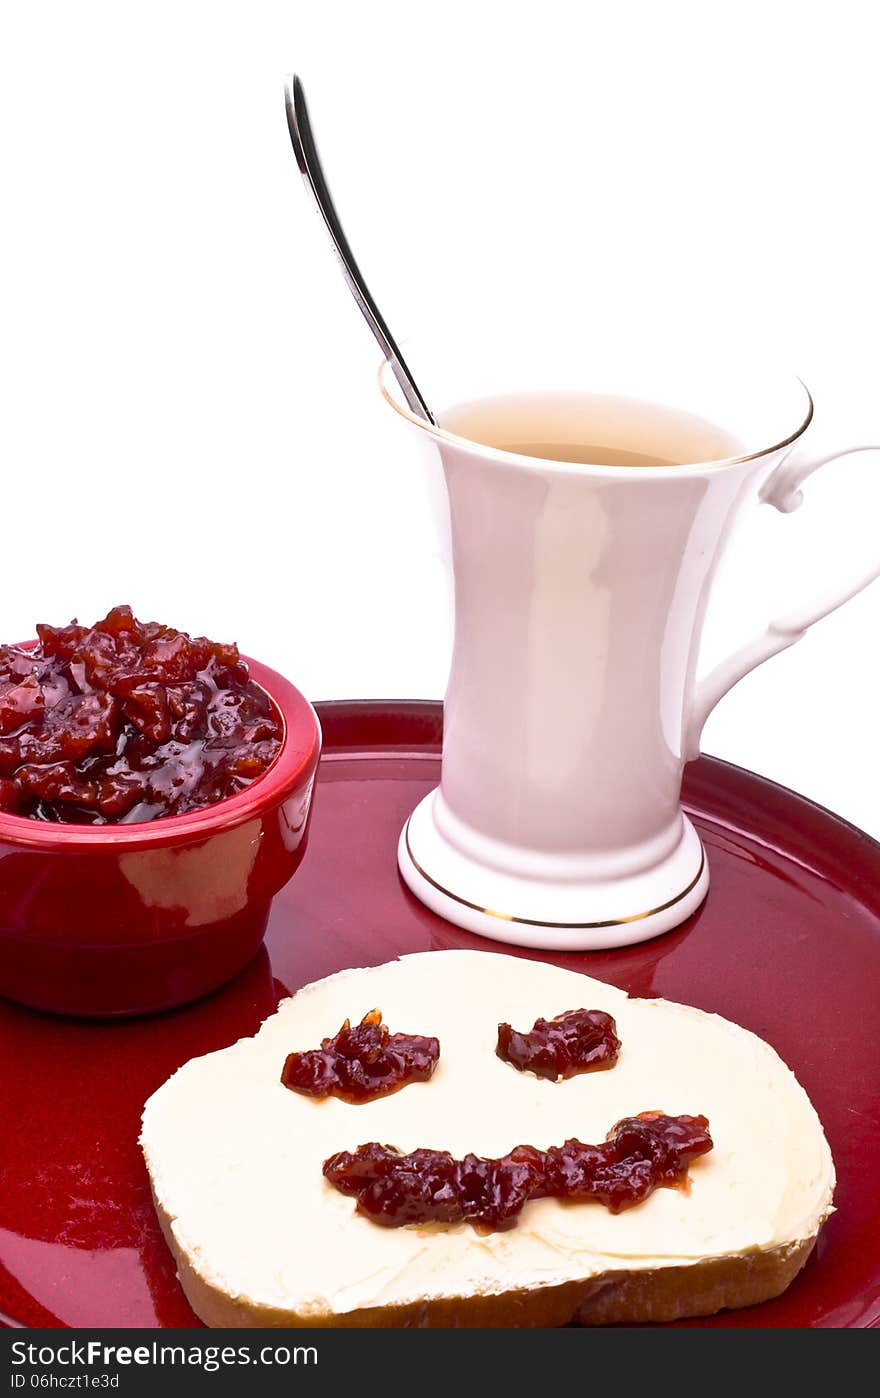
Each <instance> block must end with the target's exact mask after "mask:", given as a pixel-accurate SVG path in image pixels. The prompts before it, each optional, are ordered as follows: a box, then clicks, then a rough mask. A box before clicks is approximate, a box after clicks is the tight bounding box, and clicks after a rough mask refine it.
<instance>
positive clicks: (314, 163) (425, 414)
mask: <svg viewBox="0 0 880 1398" xmlns="http://www.w3.org/2000/svg"><path fill="white" fill-rule="evenodd" d="M284 100H285V105H286V107H287V126H288V129H289V131H290V139H291V142H292V144H293V151H294V155H295V156H296V163H297V165H298V166H299V169H300V174H301V175H302V176H303V178H304V179H305V182H306V184H307V185H308V187H309V189H310V190H311V191H312V196H313V197H314V200H315V203H316V204H317V206H318V210H319V212H320V214H321V217H322V218H323V220H324V222H325V224H326V225H327V231H328V232H329V234H330V237H331V238H332V239H333V245H334V247H335V248H336V251H337V253H338V254H339V260H340V262H341V263H342V271H343V274H344V276H345V280H346V281H347V282H348V285H349V287H350V288H351V292H352V295H353V296H354V299H355V301H357V303H358V305H359V306H360V308H361V311H362V313H363V316H364V319H365V320H366V322H367V324H368V325H369V327H370V329H371V330H372V332H373V334H374V335H375V337H376V339H377V340H378V341H379V344H380V346H381V348H382V353H383V354H384V355H385V358H386V359H387V360H388V361H389V363H390V364H391V367H392V369H393V370H394V374H395V377H396V379H397V382H398V383H399V384H400V388H401V392H402V393H403V396H404V397H405V399H406V401H407V404H408V405H409V407H410V409H411V410H412V412H414V413H416V414H417V415H418V416H419V417H421V418H424V419H425V421H426V422H430V423H432V424H434V425H436V424H435V419H434V415H433V414H432V412H431V410H430V408H429V407H428V405H427V403H426V402H425V400H424V398H423V397H422V395H421V393H420V392H419V390H418V388H417V386H416V382H415V379H414V378H413V376H412V374H411V373H410V371H409V369H408V368H407V365H406V361H405V360H404V358H403V355H402V354H401V353H400V350H399V349H398V348H397V345H396V344H395V343H394V339H393V337H392V335H391V331H390V330H389V329H388V326H387V325H386V324H385V321H384V319H383V317H382V313H381V311H380V310H379V307H378V306H377V305H376V303H375V301H374V300H373V298H372V296H371V295H370V291H369V288H368V287H367V284H366V282H365V281H364V278H363V275H362V274H361V270H360V268H359V267H358V265H357V263H356V262H355V259H354V254H353V252H352V250H351V248H350V247H349V243H348V239H347V238H346V236H345V232H344V231H343V227H342V224H341V223H340V221H339V215H338V214H337V212H336V208H335V205H334V203H333V200H332V198H331V195H330V190H329V189H328V188H327V180H326V179H325V177H324V171H323V168H322V166H321V161H320V159H319V157H318V150H317V147H316V145H315V138H314V136H313V135H312V124H311V122H310V121H309V111H308V107H307V106H306V96H305V93H304V92H303V85H302V83H301V82H300V80H299V78H298V77H297V76H296V75H295V74H294V75H293V77H291V78H288V79H287V81H286V82H285V84H284Z"/></svg>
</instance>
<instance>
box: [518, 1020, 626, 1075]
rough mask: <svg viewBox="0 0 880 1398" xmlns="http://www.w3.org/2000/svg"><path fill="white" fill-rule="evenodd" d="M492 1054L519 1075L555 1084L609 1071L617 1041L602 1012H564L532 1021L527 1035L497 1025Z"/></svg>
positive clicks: (617, 1050)
mask: <svg viewBox="0 0 880 1398" xmlns="http://www.w3.org/2000/svg"><path fill="white" fill-rule="evenodd" d="M495 1052H496V1054H497V1055H498V1057H499V1058H501V1059H503V1061H504V1062H505V1063H510V1064H511V1065H512V1066H513V1067H514V1068H516V1069H518V1070H519V1072H521V1073H534V1074H535V1076H536V1077H539V1078H550V1079H551V1080H552V1081H553V1082H558V1081H559V1080H560V1079H564V1078H573V1077H576V1076H577V1074H579V1073H594V1072H597V1071H602V1070H604V1069H607V1068H613V1067H614V1065H615V1063H616V1062H617V1060H618V1057H619V1055H620V1040H619V1039H618V1037H617V1025H616V1024H615V1022H614V1020H613V1018H612V1017H611V1015H609V1014H606V1013H605V1011H604V1010H567V1011H566V1012H565V1013H564V1014H561V1015H557V1016H556V1018H555V1019H536V1020H535V1023H534V1025H533V1026H532V1028H531V1029H530V1030H529V1031H528V1033H520V1032H519V1031H518V1030H516V1029H513V1028H511V1026H510V1025H509V1024H499V1026H498V1045H497V1047H496V1049H495Z"/></svg>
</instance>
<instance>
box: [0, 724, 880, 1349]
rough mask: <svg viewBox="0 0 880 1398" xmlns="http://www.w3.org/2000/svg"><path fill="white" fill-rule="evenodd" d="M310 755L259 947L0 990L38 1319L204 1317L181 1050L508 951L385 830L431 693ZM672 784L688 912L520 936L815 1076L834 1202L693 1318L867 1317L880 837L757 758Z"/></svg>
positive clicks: (3, 1112)
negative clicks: (718, 1023)
mask: <svg viewBox="0 0 880 1398" xmlns="http://www.w3.org/2000/svg"><path fill="white" fill-rule="evenodd" d="M319 712H320V716H321V722H322V724H323V727H324V757H323V759H322V763H321V769H320V777H319V789H318V791H317V794H316V797H315V809H314V817H313V824H312V831H311V837H310V847H309V851H308V854H307V855H306V858H305V861H304V863H303V865H302V868H301V869H300V870H299V871H298V873H297V874H296V876H295V878H294V879H293V880H292V882H291V883H290V884H289V885H288V887H287V889H286V890H285V891H284V892H283V893H282V894H281V895H279V897H278V898H276V900H275V905H274V909H273V913H272V919H271V922H270V926H269V932H268V934H267V941H266V947H265V949H264V950H262V951H261V952H260V953H259V955H258V956H257V958H256V960H255V961H253V962H252V963H251V965H250V966H249V967H248V968H247V969H246V970H245V971H244V972H242V974H241V975H240V976H238V978H237V979H236V980H235V981H233V982H232V983H231V984H230V985H228V986H226V987H225V989H223V990H221V991H219V992H217V993H216V994H214V995H212V996H210V997H209V998H207V999H205V1000H203V1001H201V1002H200V1003H199V1004H197V1005H192V1006H189V1007H188V1008H187V1009H183V1010H178V1011H175V1012H172V1013H169V1014H165V1015H161V1016H154V1017H152V1018H145V1019H139V1020H130V1021H128V1022H121V1023H120V1022H112V1023H111V1022H106V1021H105V1022H101V1023H94V1022H87V1021H83V1020H64V1019H55V1018H51V1017H49V1016H47V1015H42V1014H39V1013H37V1012H35V1011H31V1010H25V1009H22V1008H20V1007H19V1006H16V1005H13V1004H9V1003H6V1002H2V1001H0V1061H2V1087H0V1311H2V1312H3V1313H4V1314H5V1316H6V1318H7V1320H8V1322H9V1323H12V1324H19V1325H44V1326H126V1325H132V1326H156V1325H159V1326H187V1325H197V1324H198V1321H197V1320H196V1319H195V1317H194V1315H193V1313H192V1311H191V1310H190V1308H189V1306H188V1305H187V1302H186V1300H185V1298H184V1296H183V1293H182V1291H181V1290H180V1287H179V1285H178V1283H177V1280H176V1277H175V1272H174V1264H173V1262H172V1260H171V1257H170V1254H169V1253H168V1251H167V1249H166V1247H165V1244H164V1242H163V1240H162V1236H161V1234H160V1232H159V1226H158V1224H157V1222H156V1219H155V1216H154V1214H153V1208H152V1204H151V1201H150V1192H149V1186H148V1183H147V1177H146V1173H145V1170H144V1167H143V1163H142V1161H141V1156H140V1152H139V1150H138V1146H137V1136H138V1129H139V1122H140V1113H141V1108H142V1106H143V1103H144V1101H145V1100H146V1098H147V1097H148V1096H149V1095H150V1093H151V1092H153V1091H154V1090H155V1088H157V1087H158V1086H159V1084H160V1083H162V1082H163V1081H164V1080H165V1078H167V1077H168V1075H169V1074H170V1073H172V1072H174V1070H175V1069H176V1068H177V1067H178V1066H179V1065H180V1064H181V1063H183V1062H184V1061H185V1060H186V1059H188V1058H191V1057H193V1055H195V1054H202V1053H208V1052H210V1051H211V1050H212V1049H216V1048H220V1047H222V1046H223V1045H225V1044H229V1043H232V1042H233V1041H234V1040H235V1039H238V1038H240V1037H241V1036H242V1035H245V1034H253V1033H254V1032H255V1031H256V1029H257V1027H258V1026H259V1024H260V1022H261V1021H262V1020H263V1019H265V1017H266V1016H267V1015H268V1014H270V1013H271V1012H272V1010H273V1009H274V1008H275V1005H276V1004H277V1002H278V1000H279V999H280V998H282V997H283V996H285V995H287V994H288V993H289V992H290V991H293V990H296V989H297V987H298V986H301V985H304V984H305V983H306V982H307V981H312V980H316V979H318V978H319V977H321V976H326V975H329V974H330V973H331V972H333V971H337V970H340V969H341V968H343V967H347V966H364V965H375V964H377V963H379V962H382V961H387V960H388V959H389V958H391V957H394V956H397V955H398V954H399V953H401V952H409V951H427V950H430V949H433V948H437V947H472V948H482V949H485V950H487V951H495V952H497V951H499V950H502V948H501V947H500V945H497V944H494V943H490V942H485V941H483V940H482V939H481V938H479V937H475V936H471V935H470V934H468V933H465V932H460V931H459V930H458V929H457V928H455V927H452V926H450V925H449V924H448V923H445V922H443V921H442V920H441V919H440V918H438V917H435V916H434V914H433V913H430V912H429V911H428V910H427V909H426V908H424V907H422V905H421V904H420V903H418V902H417V901H416V900H415V899H414V898H413V897H411V895H410V894H409V893H408V892H407V890H406V889H405V888H404V886H403V884H402V882H401V880H400V878H399V876H398V873H397V866H396V857H395V852H396V846H397V838H398V834H399V832H400V828H401V826H402V824H403V821H404V819H405V818H406V816H407V815H408V814H409V812H410V811H411V810H412V808H413V806H414V805H415V804H416V802H417V801H418V800H419V799H420V798H421V797H422V796H423V795H424V794H425V793H426V792H427V791H428V790H429V789H430V787H431V786H432V785H435V784H436V782H437V779H438V775H439V768H440V762H439V752H440V737H441V728H442V710H441V706H440V705H439V704H427V703H425V704H421V703H390V704H378V703H361V704H358V703H342V704H325V705H322V706H319ZM685 802H686V805H687V807H688V810H689V812H690V814H691V815H692V816H693V817H694V818H695V819H696V824H697V826H698V827H699V830H700V833H701V835H702V837H703V840H704V841H705V843H706V846H707V848H708V851H709V858H710V861H711V866H712V886H711V889H710V892H709V897H708V899H707V901H706V903H705V904H704V906H703V907H702V908H701V909H700V911H699V912H698V913H697V914H696V915H695V916H694V917H693V918H691V920H690V921H689V922H688V923H686V924H685V925H684V926H683V927H680V928H678V929H677V930H676V931H674V932H670V933H668V934H667V935H666V936H663V937H658V938H657V939H656V940H655V941H652V942H646V943H645V944H643V945H642V946H636V947H631V948H625V949H623V950H618V951H603V952H593V953H572V954H570V955H560V954H557V953H552V954H543V955H542V954H541V953H538V952H529V951H521V952H520V951H517V950H516V949H514V948H503V950H506V951H508V952H509V954H510V955H523V956H532V957H534V958H536V959H542V960H550V961H556V962H559V963H560V964H562V965H565V966H568V967H570V968H572V969H576V970H581V971H584V972H588V973H589V974H590V975H593V976H598V977H600V978H602V979H605V980H608V981H611V982H612V983H613V984H615V985H618V986H621V987H622V988H624V989H625V990H628V991H630V992H631V993H632V994H633V995H644V996H663V997H665V998H666V999H670V1000H683V1001H687V1002H688V1003H689V1004H692V1005H698V1006H700V1008H702V1009H704V1010H715V1011H718V1012H719V1013H720V1014H723V1015H726V1016H727V1017H728V1018H730V1019H734V1020H736V1021H738V1022H739V1023H740V1024H743V1025H745V1026H746V1027H747V1028H749V1029H752V1030H754V1031H755V1032H756V1033H758V1034H760V1035H761V1037H762V1038H765V1039H767V1040H769V1042H770V1043H771V1044H772V1045H773V1047H774V1048H775V1049H777V1050H778V1052H779V1053H780V1054H781V1055H782V1057H783V1058H784V1059H785V1061H786V1062H787V1063H788V1064H789V1065H790V1066H791V1067H792V1068H793V1069H794V1071H795V1073H796V1074H797V1076H798V1077H799V1079H800V1081H801V1082H802V1083H803V1085H804V1087H805V1088H806V1090H807V1092H808V1093H809V1094H810V1096H811V1098H812V1099H813V1102H814V1103H815V1106H816V1108H817V1110H818V1112H819V1115H820V1117H821V1118H822V1121H823V1123H824V1125H825V1130H826V1133H827V1135H828V1139H829V1141H830V1143H831V1149H832V1151H833V1153H834V1158H835V1161H836V1164H837V1170H838V1176H839V1183H838V1189H837V1194H836V1204H837V1209H838V1212H837V1213H836V1214H835V1215H834V1216H833V1217H832V1218H831V1220H830V1221H829V1223H828V1224H827V1225H826V1227H825V1228H824V1230H823V1232H822V1235H821V1237H820V1239H819V1243H818V1246H817V1248H816V1251H815V1253H814V1255H813V1257H812V1258H811V1259H810V1261H809V1263H808V1264H807V1266H806V1268H805V1270H804V1271H803V1273H802V1274H801V1276H800V1277H798V1279H797V1280H796V1281H795V1283H794V1284H793V1286H791V1287H790V1288H789V1290H788V1291H787V1292H786V1293H785V1295H784V1296H781V1297H779V1299H778V1300H776V1301H770V1302H767V1303H766V1304H765V1305H763V1306H756V1307H753V1308H751V1309H748V1310H741V1311H730V1312H726V1313H723V1314H721V1315H718V1316H713V1317H712V1318H711V1319H708V1320H703V1321H690V1322H686V1323H687V1324H690V1325H712V1326H725V1325H749V1326H831V1327H844V1326H871V1325H877V1324H880V1187H878V1185H880V1055H878V1052H877V1046H878V1043H880V846H878V845H877V844H875V843H874V842H873V841H872V840H870V839H869V838H868V836H867V835H865V834H863V833H862V832H861V831H859V830H856V829H854V828H853V827H852V826H850V825H847V824H846V823H845V822H844V821H842V820H839V819H838V818H837V817H836V816H833V815H830V814H829V813H828V812H827V811H823V810H821V809H820V808H819V807H817V806H814V805H812V804H811V803H810V802H809V801H805V800H804V799H803V798H802V797H800V796H796V795H794V794H793V793H792V792H790V791H785V790H783V789H782V788H780V787H778V786H774V785H773V784H772V783H771V782H767V781H764V780H763V779H762V778H760V777H755V776H752V775H751V774H750V773H748V772H743V771H741V770H740V769H739V768H736V767H730V766H728V765H727V764H726V763H723V762H718V761H716V760H715V759H714V758H710V757H701V758H700V759H699V761H698V762H696V763H694V764H692V765H691V767H690V768H689V769H688V771H687V775H686V779H685Z"/></svg>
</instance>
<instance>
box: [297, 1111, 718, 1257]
mask: <svg viewBox="0 0 880 1398" xmlns="http://www.w3.org/2000/svg"><path fill="white" fill-rule="evenodd" d="M711 1149H712V1137H711V1136H710V1134H709V1122H708V1120H707V1119H706V1117H704V1116H667V1115H666V1114H665V1113H664V1112H642V1113H640V1115H639V1116H635V1117H624V1118H623V1119H622V1120H621V1121H618V1122H617V1124H616V1125H615V1126H613V1127H612V1128H611V1130H610V1131H609V1132H608V1135H607V1136H606V1138H605V1140H604V1141H603V1142H602V1143H601V1144H600V1145H587V1144H584V1142H582V1141H578V1140H575V1139H571V1140H568V1141H566V1142H565V1143H564V1145H561V1146H551V1147H550V1149H549V1150H539V1149H537V1148H536V1147H535V1146H528V1145H519V1146H515V1147H514V1149H513V1150H512V1151H511V1152H510V1154H509V1155H504V1156H501V1157H499V1158H498V1159H487V1158H485V1157H483V1156H479V1155H466V1156H464V1157H463V1158H462V1159H461V1160H457V1159H455V1157H454V1156H452V1155H450V1153H449V1152H448V1151H438V1150H416V1151H411V1152H410V1153H409V1154H408V1155H404V1154H403V1153H402V1152H401V1151H398V1150H396V1149H395V1148H394V1147H393V1146H383V1145H379V1143H378V1142H377V1141H371V1142H369V1143H368V1144H367V1145H362V1146H358V1148H357V1150H355V1151H339V1152H338V1153H337V1154H336V1155H332V1156H330V1158H329V1159H328V1160H325V1162H324V1176H325V1178H326V1179H327V1180H328V1181H329V1182H330V1184H332V1185H333V1186H334V1188H335V1189H338V1190H339V1191H340V1193H342V1194H349V1195H353V1196H354V1198H355V1199H357V1210H358V1213H360V1214H363V1215H364V1216H365V1217H367V1218H369V1219H370V1220H371V1221H372V1222H373V1223H377V1224H380V1225H381V1226H383V1227H385V1228H402V1227H404V1226H406V1225H407V1224H424V1223H442V1224H456V1223H470V1224H471V1225H472V1226H473V1227H474V1228H475V1229H477V1231H479V1232H484V1233H493V1232H503V1231H506V1230H507V1229H509V1228H513V1227H514V1226H515V1225H516V1223H517V1222H518V1220H519V1215H520V1213H521V1212H522V1210H523V1208H524V1207H525V1205H526V1204H527V1203H529V1201H530V1200H532V1199H548V1198H549V1199H559V1200H561V1201H566V1202H572V1203H574V1202H593V1203H596V1204H604V1206H605V1207H606V1208H607V1209H608V1210H609V1211H610V1212H611V1213H613V1214H617V1213H621V1212H622V1211H623V1210H624V1209H630V1208H633V1207H634V1206H635V1205H637V1204H641V1203H642V1202H643V1201H644V1200H645V1199H647V1198H648V1196H649V1195H650V1194H653V1192H654V1190H655V1189H658V1188H664V1187H665V1188H682V1187H685V1186H686V1183H687V1171H688V1167H689V1165H690V1164H691V1162H692V1161H693V1160H696V1159H698V1157H699V1156H701V1155H705V1154H706V1153H707V1152H708V1151H710V1150H711Z"/></svg>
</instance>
